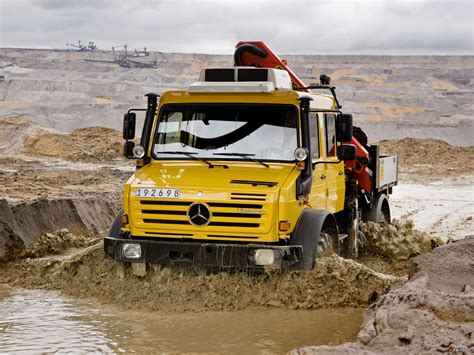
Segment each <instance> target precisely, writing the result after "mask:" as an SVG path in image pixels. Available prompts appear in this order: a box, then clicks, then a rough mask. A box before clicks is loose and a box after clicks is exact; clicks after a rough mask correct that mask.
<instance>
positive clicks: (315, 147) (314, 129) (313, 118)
mask: <svg viewBox="0 0 474 355" xmlns="http://www.w3.org/2000/svg"><path fill="white" fill-rule="evenodd" d="M309 132H310V136H311V157H312V159H318V158H319V134H318V132H319V130H318V114H317V113H315V112H310V114H309Z"/></svg>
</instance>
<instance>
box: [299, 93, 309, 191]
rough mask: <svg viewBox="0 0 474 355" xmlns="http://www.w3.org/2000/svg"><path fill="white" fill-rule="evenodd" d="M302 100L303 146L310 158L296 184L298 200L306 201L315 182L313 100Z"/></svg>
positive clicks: (307, 97)
mask: <svg viewBox="0 0 474 355" xmlns="http://www.w3.org/2000/svg"><path fill="white" fill-rule="evenodd" d="M299 100H300V112H301V145H302V147H303V148H306V149H307V150H308V156H307V157H306V160H305V166H304V169H303V170H302V171H301V175H300V176H299V178H298V181H297V182H296V198H297V199H298V200H304V199H305V198H306V196H307V195H308V194H309V193H310V192H311V184H312V180H313V167H312V159H313V157H312V156H311V154H310V153H309V152H311V141H310V132H309V109H310V107H309V103H310V101H312V100H313V98H312V97H310V96H307V95H305V96H301V97H300V98H299Z"/></svg>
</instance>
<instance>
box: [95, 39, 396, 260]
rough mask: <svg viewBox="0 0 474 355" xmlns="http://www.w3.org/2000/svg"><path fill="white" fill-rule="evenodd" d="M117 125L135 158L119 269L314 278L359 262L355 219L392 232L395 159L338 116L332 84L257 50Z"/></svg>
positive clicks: (245, 48)
mask: <svg viewBox="0 0 474 355" xmlns="http://www.w3.org/2000/svg"><path fill="white" fill-rule="evenodd" d="M235 64H236V65H235V67H231V68H210V69H203V70H202V72H201V74H200V78H199V81H197V82H195V83H193V84H191V85H190V86H189V87H188V88H187V89H185V90H176V91H168V92H165V93H163V94H162V95H161V96H159V95H157V94H147V95H146V96H147V98H148V107H147V109H146V110H145V109H143V110H141V111H146V117H145V121H144V125H143V129H142V132H141V137H140V143H139V144H135V143H134V141H133V140H134V138H135V124H136V111H140V110H136V109H131V110H129V111H128V112H127V113H126V114H125V117H124V124H123V137H124V139H125V140H126V142H125V145H124V154H125V155H126V156H127V157H129V158H133V159H136V171H135V173H134V174H133V176H132V177H131V178H130V179H129V180H128V181H127V183H126V184H125V188H124V195H123V210H121V211H120V213H119V215H118V216H117V218H116V220H115V222H114V224H113V226H112V229H111V231H110V235H109V236H108V237H106V238H105V242H104V249H105V255H106V256H108V257H110V258H113V259H115V260H117V261H120V262H132V263H142V264H144V263H159V264H178V263H187V264H194V265H202V266H206V267H220V268H226V267H231V268H233V267H237V268H263V267H292V268H298V269H311V268H313V267H314V261H315V257H316V256H317V255H324V254H326V253H328V252H335V253H339V254H343V255H346V256H350V257H353V256H356V255H357V251H358V247H359V244H360V238H359V237H360V226H359V223H360V221H361V220H365V221H375V222H379V221H386V222H389V221H390V208H389V204H388V195H389V193H391V190H392V187H393V186H394V185H396V184H397V159H396V157H395V156H390V157H380V156H379V148H378V146H376V145H369V144H368V143H367V137H366V135H365V134H364V132H363V131H362V130H361V129H360V128H357V127H353V125H352V116H351V115H349V114H345V113H343V112H342V111H341V106H340V104H339V102H338V100H337V97H336V92H335V88H334V87H333V86H331V85H330V78H329V77H328V76H325V75H322V76H321V82H320V83H318V84H317V85H312V86H305V85H304V84H303V83H302V82H301V80H299V79H298V78H297V77H296V75H295V74H294V73H293V72H292V71H291V70H290V69H289V68H288V67H287V66H286V62H285V61H283V60H281V59H280V58H278V56H276V55H275V54H274V53H273V52H272V51H271V50H270V49H269V48H268V47H267V46H266V45H265V44H264V43H263V42H241V43H238V45H237V50H236V53H235Z"/></svg>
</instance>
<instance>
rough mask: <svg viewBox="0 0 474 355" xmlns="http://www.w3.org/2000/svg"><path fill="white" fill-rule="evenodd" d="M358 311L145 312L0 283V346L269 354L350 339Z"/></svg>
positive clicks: (44, 349)
mask: <svg viewBox="0 0 474 355" xmlns="http://www.w3.org/2000/svg"><path fill="white" fill-rule="evenodd" d="M362 319H363V310H361V309H350V308H349V309H329V310H312V311H303V310H299V311H291V310H282V309H272V308H265V309H262V308H260V309H253V310H247V311H239V312H205V313H195V314H192V313H186V314H163V313H145V312H141V311H140V312H139V311H136V312H135V311H131V310H121V309H119V308H112V307H108V306H103V305H100V304H97V303H94V301H90V300H89V301H87V300H76V299H72V298H68V297H65V296H63V295H60V294H59V293H57V292H51V291H42V290H23V289H13V288H9V287H7V286H2V285H0V352H1V353H4V352H17V351H24V352H31V353H38V352H55V351H60V352H66V351H80V352H92V351H99V352H111V351H112V352H124V351H126V352H133V351H138V352H147V351H167V352H170V351H179V352H190V351H193V352H232V353H242V352H253V353H255V352H256V353H261V352H271V353H285V352H287V351H289V350H291V349H292V348H295V347H297V346H302V345H318V344H340V343H344V342H347V341H350V340H353V339H354V338H355V337H356V335H357V332H358V331H359V328H360V325H361V323H362Z"/></svg>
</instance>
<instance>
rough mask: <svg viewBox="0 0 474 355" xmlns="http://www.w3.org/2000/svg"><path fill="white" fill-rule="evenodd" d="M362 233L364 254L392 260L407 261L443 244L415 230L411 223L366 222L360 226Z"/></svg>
mask: <svg viewBox="0 0 474 355" xmlns="http://www.w3.org/2000/svg"><path fill="white" fill-rule="evenodd" d="M362 231H363V233H364V235H365V237H366V242H365V244H364V253H365V254H368V255H376V256H381V257H384V258H388V259H392V260H408V259H409V258H411V257H413V256H416V255H420V254H424V253H429V252H430V251H431V250H432V249H433V248H435V247H437V246H440V245H443V244H444V242H443V241H442V240H441V238H439V237H437V236H433V235H430V234H428V233H426V232H420V231H418V230H416V229H415V228H414V225H413V222H412V221H397V220H394V221H393V222H392V223H390V224H385V223H384V224H378V223H372V222H368V223H366V224H364V225H363V226H362Z"/></svg>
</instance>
